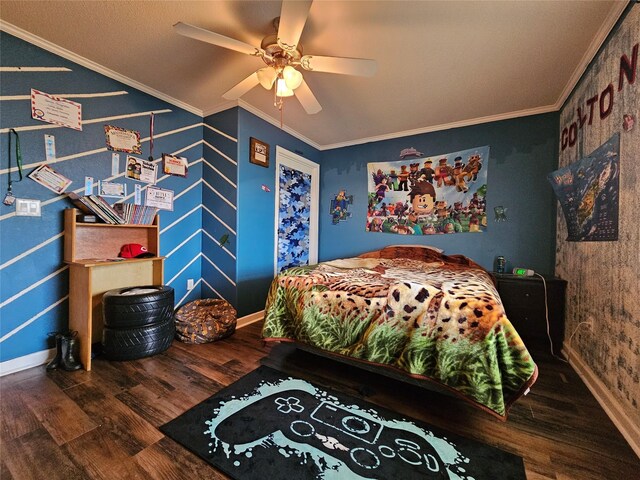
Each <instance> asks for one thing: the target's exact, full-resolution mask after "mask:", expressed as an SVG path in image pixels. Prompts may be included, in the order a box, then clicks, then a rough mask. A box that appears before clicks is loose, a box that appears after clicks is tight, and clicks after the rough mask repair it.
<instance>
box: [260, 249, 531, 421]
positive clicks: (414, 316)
mask: <svg viewBox="0 0 640 480" xmlns="http://www.w3.org/2000/svg"><path fill="white" fill-rule="evenodd" d="M376 253H377V255H369V256H367V255H364V256H363V257H365V258H355V259H345V260H339V261H334V262H325V263H320V264H318V265H314V266H309V267H296V268H293V269H289V270H287V271H284V272H282V273H281V274H280V275H278V276H277V277H276V278H275V279H274V281H273V283H272V286H271V290H270V292H269V296H268V299H267V305H266V308H265V321H264V326H263V337H264V338H265V339H266V340H280V341H282V340H285V341H287V340H288V341H297V342H302V343H305V344H308V345H311V346H314V347H317V348H321V349H323V350H326V351H329V352H333V353H335V354H339V355H346V356H348V357H351V358H355V359H358V360H363V361H366V362H370V363H375V364H379V365H381V366H386V367H389V368H394V369H396V370H399V371H402V372H404V373H406V374H408V375H411V376H413V377H422V378H425V379H428V380H430V381H435V382H437V383H439V384H440V385H443V386H445V387H446V388H447V389H448V390H449V391H451V392H453V393H455V394H458V395H460V396H462V397H463V398H465V399H467V400H469V401H471V402H472V403H473V404H475V405H476V406H480V407H481V408H483V409H484V410H486V411H489V412H490V413H493V414H495V415H496V416H498V417H499V418H502V419H505V418H506V415H507V412H508V409H509V407H510V405H511V404H512V402H513V401H515V399H517V398H518V397H519V396H521V395H522V394H523V393H524V392H525V390H526V389H527V388H529V387H530V386H531V385H532V384H533V382H534V381H535V378H536V376H537V367H536V365H535V363H534V362H533V360H532V358H531V356H530V354H529V352H528V351H527V349H526V348H525V346H524V345H523V343H522V340H521V339H520V336H519V335H518V333H517V332H516V331H515V329H514V328H513V326H512V325H511V323H510V322H509V320H508V319H507V317H506V315H505V312H504V308H503V306H502V303H501V301H500V297H499V296H498V293H497V291H496V289H495V286H494V284H493V281H492V279H491V277H490V275H489V274H488V273H487V272H486V271H485V270H484V269H482V267H480V266H479V265H477V264H475V263H473V262H471V261H469V260H468V259H466V258H465V257H461V256H455V257H447V256H445V255H442V254H440V253H437V252H432V251H430V252H419V255H416V254H415V252H414V251H413V250H411V255H407V254H404V256H399V257H395V258H385V257H390V256H395V255H398V254H399V252H398V251H397V249H394V250H393V251H391V252H389V251H386V252H385V251H384V250H382V251H379V252H376ZM400 254H402V253H401V252H400Z"/></svg>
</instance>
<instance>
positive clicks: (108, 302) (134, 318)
mask: <svg viewBox="0 0 640 480" xmlns="http://www.w3.org/2000/svg"><path fill="white" fill-rule="evenodd" d="M173 309H174V293H173V288H172V287H168V286H166V285H150V286H142V287H128V288H117V289H115V290H109V291H108V292H106V293H105V294H104V296H103V297H102V317H103V319H104V328H103V330H102V353H103V355H104V356H105V357H106V358H107V359H109V360H135V359H138V358H144V357H150V356H152V355H156V354H158V353H161V352H164V351H165V350H166V349H168V348H169V347H170V346H171V342H172V341H173V337H174V335H175V323H174V321H173Z"/></svg>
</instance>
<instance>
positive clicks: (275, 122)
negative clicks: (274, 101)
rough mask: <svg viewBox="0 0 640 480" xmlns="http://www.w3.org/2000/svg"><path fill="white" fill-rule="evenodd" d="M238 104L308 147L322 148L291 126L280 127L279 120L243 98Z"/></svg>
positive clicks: (322, 148)
mask: <svg viewBox="0 0 640 480" xmlns="http://www.w3.org/2000/svg"><path fill="white" fill-rule="evenodd" d="M238 106H239V107H242V108H243V109H245V110H246V111H247V112H249V113H253V114H254V115H255V116H256V117H258V118H261V119H262V120H264V121H265V122H267V123H270V124H272V125H274V126H276V127H278V128H280V130H282V131H284V132H287V133H288V134H289V135H291V136H293V137H296V138H297V139H298V140H300V141H303V142H304V143H306V144H307V145H309V146H310V147H313V148H315V149H317V150H324V147H323V146H321V145H319V144H318V143H316V142H314V141H313V140H311V139H310V138H307V137H305V136H304V135H302V134H301V133H300V132H298V131H296V130H294V129H293V128H291V127H288V126H287V125H283V126H282V128H281V127H280V120H277V119H275V118H273V117H272V116H270V115H268V114H266V113H264V112H263V111H262V110H259V109H257V108H256V107H254V106H253V105H250V104H248V103H247V102H245V101H244V100H242V99H239V100H238Z"/></svg>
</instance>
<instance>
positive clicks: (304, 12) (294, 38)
mask: <svg viewBox="0 0 640 480" xmlns="http://www.w3.org/2000/svg"><path fill="white" fill-rule="evenodd" d="M311 3H312V1H311V0H283V2H282V10H281V11H280V24H279V26H278V45H279V46H280V48H282V49H283V50H284V51H286V52H294V51H295V50H296V47H297V45H298V42H299V41H300V36H301V35H302V29H303V28H304V24H305V23H306V22H307V16H308V15H309V9H310V8H311Z"/></svg>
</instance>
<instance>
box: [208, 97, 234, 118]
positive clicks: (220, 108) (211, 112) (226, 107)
mask: <svg viewBox="0 0 640 480" xmlns="http://www.w3.org/2000/svg"><path fill="white" fill-rule="evenodd" d="M237 106H238V100H229V101H226V102H224V103H220V104H218V105H216V106H215V107H211V108H209V109H207V110H203V111H202V118H206V117H208V116H209V115H215V114H216V113H220V112H224V111H225V110H229V109H230V108H234V107H237Z"/></svg>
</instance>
